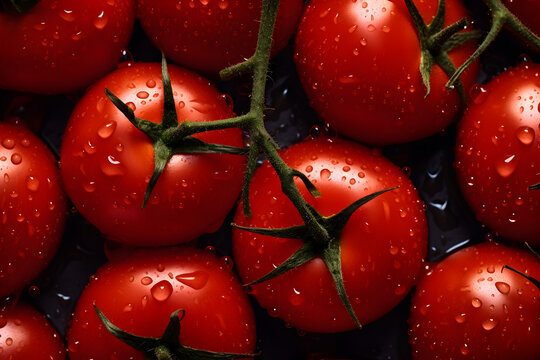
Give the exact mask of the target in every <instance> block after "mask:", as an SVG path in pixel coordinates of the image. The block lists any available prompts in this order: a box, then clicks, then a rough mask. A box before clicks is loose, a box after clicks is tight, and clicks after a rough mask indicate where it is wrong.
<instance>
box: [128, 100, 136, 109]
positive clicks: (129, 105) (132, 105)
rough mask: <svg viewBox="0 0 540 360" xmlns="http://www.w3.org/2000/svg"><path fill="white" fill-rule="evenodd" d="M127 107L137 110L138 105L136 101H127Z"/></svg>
mask: <svg viewBox="0 0 540 360" xmlns="http://www.w3.org/2000/svg"><path fill="white" fill-rule="evenodd" d="M126 105H127V107H128V108H130V109H131V110H132V111H135V110H137V107H136V106H135V104H134V103H132V102H131V101H130V102H128V103H126Z"/></svg>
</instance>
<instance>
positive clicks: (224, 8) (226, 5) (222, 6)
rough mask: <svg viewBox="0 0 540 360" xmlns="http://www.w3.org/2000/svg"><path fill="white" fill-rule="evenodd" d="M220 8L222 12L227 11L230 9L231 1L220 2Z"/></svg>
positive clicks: (221, 0) (223, 0) (222, 0)
mask: <svg viewBox="0 0 540 360" xmlns="http://www.w3.org/2000/svg"><path fill="white" fill-rule="evenodd" d="M218 6H219V8H220V9H221V10H226V9H227V8H228V7H229V0H219V3H218Z"/></svg>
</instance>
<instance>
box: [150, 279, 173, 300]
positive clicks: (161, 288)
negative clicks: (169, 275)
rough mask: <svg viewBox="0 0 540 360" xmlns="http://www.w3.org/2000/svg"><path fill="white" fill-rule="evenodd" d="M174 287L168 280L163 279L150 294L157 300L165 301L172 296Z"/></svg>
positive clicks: (153, 287)
mask: <svg viewBox="0 0 540 360" xmlns="http://www.w3.org/2000/svg"><path fill="white" fill-rule="evenodd" d="M172 290H173V287H172V285H171V283H170V282H168V281H167V280H161V281H160V282H158V283H157V284H155V285H154V286H152V288H151V289H150V294H152V297H153V298H154V299H155V300H156V301H165V300H167V299H168V298H169V296H171V294H172Z"/></svg>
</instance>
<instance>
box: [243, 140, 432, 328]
mask: <svg viewBox="0 0 540 360" xmlns="http://www.w3.org/2000/svg"><path fill="white" fill-rule="evenodd" d="M281 156H282V158H283V160H284V161H285V162H286V163H287V164H288V165H289V166H291V167H292V168H294V169H297V170H299V171H302V172H303V173H304V174H306V175H307V176H308V178H309V179H310V180H311V181H312V182H313V184H314V185H315V186H316V187H317V189H318V190H319V191H320V192H321V193H322V196H320V197H318V198H313V197H312V196H311V195H310V194H309V193H308V191H307V190H306V188H305V186H304V185H303V184H301V183H300V182H297V185H298V186H299V189H300V191H301V193H302V195H303V196H304V198H305V199H306V200H307V201H308V202H309V203H310V204H311V205H312V206H314V208H315V209H316V210H317V211H319V212H320V213H321V215H323V216H330V215H333V214H336V213H338V212H339V211H340V210H342V209H343V208H345V207H346V206H348V205H350V204H351V203H353V202H354V201H356V200H358V199H360V198H362V197H364V196H366V195H368V194H371V193H373V192H376V191H380V190H383V189H388V188H391V187H394V186H399V188H398V189H395V190H393V191H391V192H388V193H385V194H383V195H380V196H379V197H377V198H376V199H374V200H372V201H370V202H368V203H367V204H365V205H363V206H362V207H360V208H359V209H358V210H357V211H356V212H355V213H354V214H353V216H352V217H351V218H350V220H349V221H348V223H347V224H346V226H345V228H344V229H343V232H342V234H341V262H342V272H343V280H344V283H345V289H346V292H347V296H348V298H349V299H350V303H351V304H352V307H353V309H354V311H355V313H356V316H357V318H358V320H359V321H360V323H361V324H367V323H369V322H371V321H374V320H375V319H377V318H379V317H380V316H382V315H384V314H385V313H387V312H388V311H389V310H390V309H392V308H393V307H394V306H396V305H397V304H398V303H399V302H400V301H401V300H402V299H403V298H404V297H405V295H406V294H407V292H408V291H409V290H410V289H411V287H412V286H413V285H414V283H415V282H416V275H417V273H418V271H419V270H420V267H421V265H422V262H423V258H424V256H425V254H426V248H427V226H426V219H425V215H424V211H423V207H422V203H421V201H420V199H419V198H418V195H417V193H416V190H415V189H414V187H413V185H412V184H411V182H410V180H409V179H408V178H407V177H406V176H405V175H404V174H403V173H402V172H401V171H400V170H399V169H398V168H397V167H396V166H394V165H393V164H392V163H390V162H389V161H388V160H387V159H385V158H384V157H383V156H381V155H380V154H379V153H378V152H376V151H375V150H369V149H367V148H365V147H363V146H361V145H358V144H355V143H352V142H349V141H346V140H341V139H337V138H335V139H328V138H325V137H323V136H320V137H318V138H315V139H313V140H311V141H307V142H303V143H299V144H296V145H293V146H291V147H290V148H289V149H287V150H284V151H283V152H282V153H281ZM250 203H251V207H252V212H253V217H252V218H249V219H247V218H246V217H245V216H244V214H243V212H242V207H240V206H239V207H238V210H237V213H236V216H235V219H234V222H235V223H236V224H238V225H242V226H247V227H260V228H284V227H289V226H294V225H299V224H302V220H301V218H300V215H299V213H298V211H297V210H296V208H294V206H293V205H292V203H291V202H290V201H289V200H288V199H287V198H286V197H285V195H284V194H283V193H282V191H281V185H280V182H279V180H278V177H277V175H276V173H275V172H274V170H273V168H272V167H271V166H270V165H269V164H268V162H266V163H264V164H263V165H262V166H261V167H260V168H259V169H258V170H257V172H256V173H255V176H254V177H253V181H252V183H251V188H250ZM301 245H302V241H301V240H297V239H284V238H274V237H270V236H263V235H257V234H254V233H252V232H248V231H245V230H240V229H233V250H234V254H235V260H236V263H237V268H238V271H239V273H240V275H241V277H242V279H243V281H244V282H246V283H249V282H253V281H255V280H257V279H259V278H261V277H262V276H263V275H266V274H267V273H268V272H270V271H271V270H272V269H274V268H275V267H276V266H278V265H279V264H281V263H283V262H284V261H285V260H286V259H287V258H288V257H289V256H290V255H292V254H293V253H294V252H295V251H296V250H297V249H298V248H299V247H300V246H301ZM253 294H254V296H255V297H256V299H257V300H258V301H259V303H260V304H261V305H262V306H263V307H264V308H266V309H267V310H268V311H269V313H270V315H273V316H278V317H280V318H281V319H283V320H284V321H286V322H287V323H290V324H292V325H293V326H295V327H297V328H300V329H303V330H307V331H314V332H339V331H345V330H350V329H353V328H354V327H355V324H354V322H353V320H352V318H351V317H350V316H349V315H348V313H347V312H346V310H345V307H344V305H343V303H342V301H341V300H340V298H339V297H338V294H337V291H336V287H335V285H334V282H333V280H332V277H331V275H330V273H329V271H328V270H327V267H326V266H325V264H324V262H323V261H322V260H321V259H320V258H315V259H313V260H311V261H309V262H308V263H306V264H304V265H302V266H300V267H298V268H296V269H294V270H292V271H289V272H287V273H285V274H283V275H281V276H278V277H276V278H274V279H272V280H269V281H267V282H263V283H260V284H257V285H254V286H253Z"/></svg>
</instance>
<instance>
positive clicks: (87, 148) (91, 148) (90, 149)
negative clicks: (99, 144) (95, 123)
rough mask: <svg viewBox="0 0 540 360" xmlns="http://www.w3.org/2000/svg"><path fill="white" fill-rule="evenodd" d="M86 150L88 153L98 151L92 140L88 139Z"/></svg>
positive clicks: (85, 145)
mask: <svg viewBox="0 0 540 360" xmlns="http://www.w3.org/2000/svg"><path fill="white" fill-rule="evenodd" d="M84 152H85V153H87V154H88V155H92V154H94V153H95V152H96V147H95V146H94V144H92V143H91V142H90V140H88V142H87V143H86V144H84Z"/></svg>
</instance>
